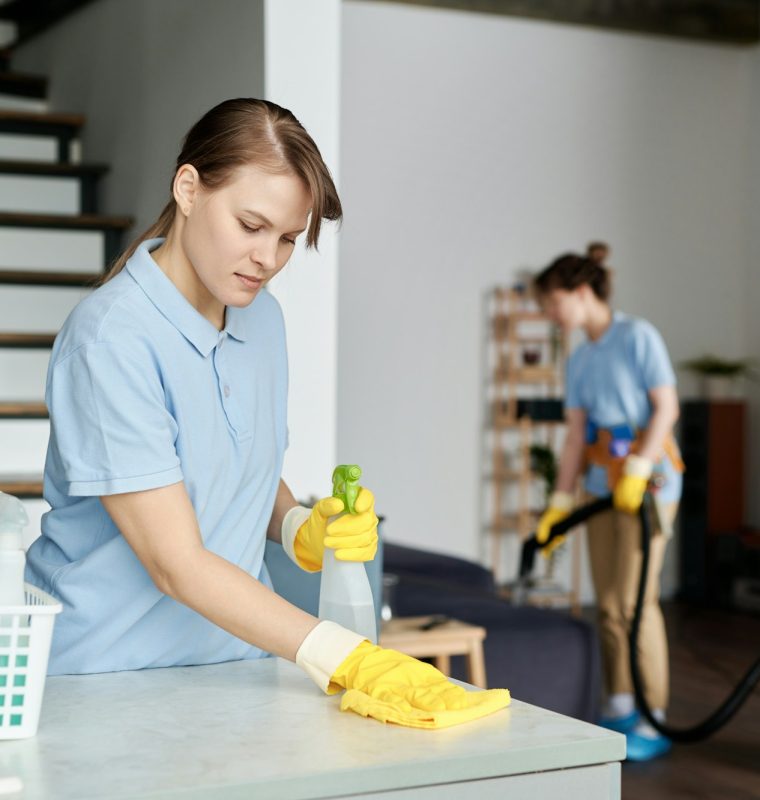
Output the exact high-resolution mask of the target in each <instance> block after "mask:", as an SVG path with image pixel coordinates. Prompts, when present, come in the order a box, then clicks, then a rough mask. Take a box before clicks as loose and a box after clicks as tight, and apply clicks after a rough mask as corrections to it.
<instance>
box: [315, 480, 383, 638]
mask: <svg viewBox="0 0 760 800" xmlns="http://www.w3.org/2000/svg"><path fill="white" fill-rule="evenodd" d="M361 474H362V473H361V470H360V469H359V467H357V466H354V465H342V466H339V467H336V468H335V472H334V473H333V495H334V496H335V497H340V499H341V500H343V503H344V505H345V506H346V509H347V511H348V513H355V512H354V500H355V499H356V496H357V494H358V492H359V486H358V482H359V478H360V477H361ZM319 618H320V619H329V620H331V621H332V622H337V623H338V624H339V625H342V626H343V627H344V628H348V629H349V630H352V631H355V632H356V633H359V634H361V635H362V636H365V637H366V638H367V639H369V640H370V641H371V642H373V643H375V644H377V617H376V616H375V603H374V600H373V598H372V588H371V586H370V584H369V578H368V577H367V571H366V569H365V568H364V564H363V563H361V562H358V561H338V559H337V558H335V553H334V551H332V550H331V549H330V548H329V547H326V548H325V553H324V556H323V559H322V580H321V584H320V589H319Z"/></svg>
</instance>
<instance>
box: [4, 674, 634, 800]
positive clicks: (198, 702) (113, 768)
mask: <svg viewBox="0 0 760 800" xmlns="http://www.w3.org/2000/svg"><path fill="white" fill-rule="evenodd" d="M339 697H340V696H339V695H338V696H335V697H326V696H325V695H323V694H322V693H321V692H320V691H319V690H318V689H317V688H316V687H315V686H314V685H313V684H312V683H311V681H310V680H309V679H308V678H307V677H306V676H305V675H304V674H303V673H302V672H301V671H300V670H299V669H298V668H297V667H296V666H295V665H293V664H290V663H288V662H286V661H282V660H280V659H264V660H261V661H237V662H232V663H227V664H217V665H212V666H204V667H175V668H173V669H155V670H141V671H137V672H117V673H108V674H103V675H86V676H65V677H54V678H48V680H47V682H46V686H45V698H44V701H43V706H42V716H41V719H40V729H39V732H38V734H37V736H36V737H34V738H31V739H25V740H17V741H7V742H0V778H8V777H12V776H18V777H20V778H21V779H22V781H23V783H24V787H25V788H24V792H23V793H22V794H21V795H18V794H13V795H8V798H9V800H16V798H17V797H23V798H24V800H37V799H38V798H39V799H40V800H42V799H43V798H44V800H50V799H51V798H55V799H56V800H58V799H59V798H60V800H87V799H88V798H108V799H109V800H117V799H118V798H125V797H146V798H180V797H181V798H183V800H186V799H187V798H201V797H203V798H209V797H213V798H214V800H216V798H242V797H256V798H258V799H259V800H274V799H275V798H282V799H283V800H294V799H296V798H319V797H333V796H340V795H350V794H353V793H356V792H359V791H363V792H370V791H381V790H389V789H394V788H401V787H414V786H422V785H430V784H435V783H446V782H452V781H464V780H476V779H480V778H487V777H494V776H506V775H516V774H520V773H526V772H535V771H543V770H552V769H561V768H566V767H575V766H584V765H591V764H601V763H605V762H611V761H620V760H622V759H623V758H624V757H625V739H624V737H622V736H620V735H619V734H615V733H612V732H610V731H607V730H605V729H603V728H598V727H596V726H594V725H589V724H587V723H584V722H579V721H577V720H574V719H571V718H569V717H564V716H561V715H559V714H555V713H552V712H550V711H545V710H544V709H541V708H538V707H536V706H531V705H528V704H527V703H521V702H519V701H517V700H513V701H512V705H511V707H510V708H508V709H506V710H504V711H500V712H497V713H496V714H493V715H491V716H489V717H486V718H484V719H482V720H479V721H477V722H472V723H469V724H466V725H461V726H456V727H453V728H447V729H444V730H440V731H426V730H415V729H410V728H400V727H395V726H392V725H382V724H381V723H379V722H376V721H374V720H369V719H364V718H362V717H359V716H357V715H356V714H353V713H342V712H340V711H339Z"/></svg>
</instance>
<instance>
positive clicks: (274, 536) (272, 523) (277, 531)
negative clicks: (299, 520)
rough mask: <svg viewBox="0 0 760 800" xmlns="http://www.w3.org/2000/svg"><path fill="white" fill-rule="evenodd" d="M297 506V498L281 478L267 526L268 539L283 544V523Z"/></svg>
mask: <svg viewBox="0 0 760 800" xmlns="http://www.w3.org/2000/svg"><path fill="white" fill-rule="evenodd" d="M297 505H298V502H297V501H296V499H295V497H293V493H292V492H291V491H290V489H289V488H288V485H287V484H286V483H285V481H284V480H282V478H280V485H279V486H278V487H277V496H276V497H275V500H274V508H273V509H272V516H271V518H270V520H269V525H268V526H267V539H271V540H272V541H273V542H277V543H278V544H282V521H283V519H284V518H285V515H286V514H287V513H288V511H290V509H291V508H294V507H295V506H297Z"/></svg>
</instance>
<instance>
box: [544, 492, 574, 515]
mask: <svg viewBox="0 0 760 800" xmlns="http://www.w3.org/2000/svg"><path fill="white" fill-rule="evenodd" d="M574 505H575V500H574V499H573V496H572V495H571V494H570V492H552V493H551V495H550V497H549V508H556V509H557V511H572V510H573V506H574Z"/></svg>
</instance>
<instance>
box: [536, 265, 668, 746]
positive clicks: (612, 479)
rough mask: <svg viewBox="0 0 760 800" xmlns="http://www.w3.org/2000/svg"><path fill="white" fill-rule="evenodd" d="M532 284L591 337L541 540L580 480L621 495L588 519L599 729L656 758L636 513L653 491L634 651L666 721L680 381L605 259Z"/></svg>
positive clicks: (560, 316) (658, 741) (563, 319)
mask: <svg viewBox="0 0 760 800" xmlns="http://www.w3.org/2000/svg"><path fill="white" fill-rule="evenodd" d="M535 286H536V289H537V292H538V295H539V299H540V302H541V304H542V307H543V308H544V310H545V312H546V313H547V314H548V315H549V316H550V317H551V319H552V320H554V321H555V322H556V323H557V324H559V325H560V326H561V327H562V328H563V329H564V330H565V331H566V332H569V331H572V330H575V329H581V330H582V331H583V332H584V333H585V334H586V341H585V342H583V343H582V344H581V345H580V346H579V347H577V348H576V349H575V351H574V352H573V353H572V354H571V356H570V358H569V360H568V364H567V375H566V420H567V437H566V439H565V443H564V447H563V450H562V455H561V458H560V465H559V473H558V477H557V484H556V491H555V492H554V493H553V494H552V496H551V498H550V499H549V504H548V508H547V510H546V511H545V512H544V514H543V515H542V516H541V519H540V521H539V525H538V529H537V538H538V540H539V542H542V541H543V542H545V541H546V540H547V538H548V536H549V531H550V529H551V527H552V525H554V524H555V523H557V522H559V521H560V520H562V519H564V518H565V517H567V516H568V515H569V514H570V512H571V510H572V508H573V505H574V502H573V496H574V489H575V486H576V480H577V478H578V477H579V476H580V475H583V485H584V489H585V493H586V499H591V498H593V497H602V496H606V495H609V494H611V493H612V494H613V498H614V510H611V511H608V512H606V513H603V514H599V515H597V516H596V517H594V518H592V519H590V520H589V521H588V523H587V531H588V547H589V556H590V562H591V576H592V580H593V584H594V589H595V592H596V598H597V607H598V614H599V628H600V634H601V641H602V653H603V664H604V674H605V684H606V698H605V702H604V708H603V717H602V719H601V721H600V722H601V724H602V725H605V726H606V727H609V728H612V729H613V730H617V731H620V732H622V733H625V734H626V737H627V740H628V758H629V759H632V760H645V759H649V758H654V757H656V756H658V755H662V754H663V753H665V752H667V751H668V750H669V748H670V741H669V740H668V739H666V738H664V737H662V736H660V735H659V734H658V733H657V732H656V731H655V730H654V728H652V727H651V726H650V725H649V724H648V723H646V722H645V721H643V720H641V719H640V718H639V715H638V713H637V711H636V708H635V702H634V696H633V688H632V681H631V675H630V669H629V656H628V631H629V628H630V624H631V620H632V618H633V612H634V608H635V601H636V590H637V587H638V579H639V575H640V568H641V552H640V522H639V519H638V516H637V514H638V511H639V509H640V507H641V505H642V502H643V498H644V493H645V491H646V490H647V487H648V486H650V487H653V491H654V493H655V494H654V496H655V498H656V500H655V507H656V509H657V511H658V513H657V514H656V515H655V516H656V517H657V519H655V520H654V521H653V523H654V535H653V538H652V546H651V557H650V563H649V574H648V575H647V583H646V594H645V597H644V606H643V609H642V617H641V629H640V633H639V640H638V641H639V654H638V655H639V663H640V665H641V673H642V678H643V682H644V686H645V692H646V697H647V702H648V704H649V706H650V707H651V708H652V709H653V710H654V714H655V717H656V718H657V719H662V720H664V718H665V709H666V708H667V704H668V690H669V687H668V675H669V668H668V649H667V639H666V632H665V624H664V620H663V617H662V612H661V609H660V606H659V579H660V572H661V570H662V563H663V557H664V553H665V547H666V544H667V540H668V538H669V535H670V529H671V528H670V526H671V523H672V521H673V518H674V517H675V514H676V510H677V505H678V501H679V499H680V495H681V483H682V481H681V472H682V471H683V464H682V463H681V459H680V455H679V452H678V448H677V445H676V443H675V441H674V439H673V434H672V431H673V425H674V423H675V422H676V420H677V418H678V414H679V406H678V397H677V395H676V389H675V383H676V381H675V374H674V372H673V368H672V366H671V363H670V359H669V357H668V353H667V349H666V347H665V344H664V342H663V340H662V337H661V336H660V334H659V333H658V332H657V330H656V329H655V328H654V327H653V326H652V325H651V324H650V323H649V322H647V321H645V320H643V319H638V318H636V317H631V316H627V315H625V314H622V313H620V312H618V311H613V310H612V309H611V307H610V304H609V297H610V276H609V272H608V270H607V269H606V268H605V267H604V266H602V264H601V263H599V261H597V260H593V259H591V258H588V257H582V256H579V255H575V254H572V253H571V254H567V255H563V256H561V257H560V258H558V259H556V260H555V261H554V262H553V263H552V264H551V265H550V266H548V267H547V268H546V269H545V270H543V271H542V272H541V273H540V274H539V275H538V276H537V277H536V279H535ZM555 541H558V540H555ZM553 544H554V543H553Z"/></svg>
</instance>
